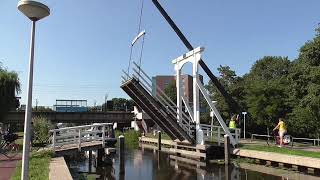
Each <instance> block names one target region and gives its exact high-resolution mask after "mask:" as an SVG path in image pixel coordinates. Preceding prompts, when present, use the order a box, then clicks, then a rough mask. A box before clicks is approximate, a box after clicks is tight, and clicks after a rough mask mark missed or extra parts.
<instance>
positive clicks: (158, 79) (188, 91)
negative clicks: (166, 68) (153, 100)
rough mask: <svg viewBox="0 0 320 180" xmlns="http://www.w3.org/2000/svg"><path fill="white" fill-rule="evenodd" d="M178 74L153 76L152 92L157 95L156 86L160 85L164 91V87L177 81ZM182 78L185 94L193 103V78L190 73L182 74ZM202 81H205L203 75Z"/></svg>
mask: <svg viewBox="0 0 320 180" xmlns="http://www.w3.org/2000/svg"><path fill="white" fill-rule="evenodd" d="M175 80H176V76H154V77H152V94H153V95H155V94H156V92H158V91H156V86H158V87H159V89H161V90H162V91H163V92H164V89H165V88H166V87H167V86H168V85H169V84H170V83H172V82H174V83H175ZM181 80H182V88H183V92H184V96H185V97H186V98H187V99H188V101H189V103H192V101H193V100H192V98H193V91H192V84H193V79H192V76H190V75H188V74H184V75H181ZM200 81H201V82H202V83H203V76H201V75H200Z"/></svg>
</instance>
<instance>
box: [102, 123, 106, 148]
mask: <svg viewBox="0 0 320 180" xmlns="http://www.w3.org/2000/svg"><path fill="white" fill-rule="evenodd" d="M105 137H106V125H103V126H102V147H103V148H104V147H105V143H106V142H105Z"/></svg>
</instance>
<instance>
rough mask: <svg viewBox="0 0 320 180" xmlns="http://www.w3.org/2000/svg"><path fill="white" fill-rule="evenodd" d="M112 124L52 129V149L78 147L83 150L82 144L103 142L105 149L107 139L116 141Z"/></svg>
mask: <svg viewBox="0 0 320 180" xmlns="http://www.w3.org/2000/svg"><path fill="white" fill-rule="evenodd" d="M112 126H113V124H112V123H101V124H93V125H85V126H74V127H66V128H60V129H52V130H50V131H49V132H50V133H51V134H52V136H51V142H52V148H53V150H55V149H56V148H61V147H62V146H64V145H73V146H77V147H78V148H79V150H81V146H82V143H85V142H93V141H94V142H101V145H102V147H105V142H106V140H107V139H114V134H113V133H114V132H113V129H112Z"/></svg>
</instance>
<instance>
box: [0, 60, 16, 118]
mask: <svg viewBox="0 0 320 180" xmlns="http://www.w3.org/2000/svg"><path fill="white" fill-rule="evenodd" d="M19 92H20V81H19V77H18V74H17V73H16V72H14V71H8V70H7V69H5V68H3V67H2V66H1V64H0V107H1V108H0V121H1V119H2V118H3V117H4V116H5V114H6V113H7V112H8V111H9V110H10V109H13V108H15V106H16V98H15V97H16V93H17V94H18V93H19Z"/></svg>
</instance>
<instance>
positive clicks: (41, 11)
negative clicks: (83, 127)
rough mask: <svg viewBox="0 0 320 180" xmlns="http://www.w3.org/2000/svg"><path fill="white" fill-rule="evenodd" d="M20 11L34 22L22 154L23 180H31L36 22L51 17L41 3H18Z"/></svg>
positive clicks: (25, 1) (26, 1) (24, 1)
mask: <svg viewBox="0 0 320 180" xmlns="http://www.w3.org/2000/svg"><path fill="white" fill-rule="evenodd" d="M17 7H18V9H19V11H21V12H22V13H23V14H24V15H25V16H27V17H28V18H29V19H30V20H31V21H32V28H31V42H30V59H29V76H28V90H27V94H28V96H27V106H26V113H25V120H24V138H23V154H22V172H21V179H22V180H28V179H29V153H30V126H31V113H32V84H33V59H34V39H35V28H36V21H38V20H40V19H42V18H44V17H47V16H49V14H50V9H49V8H48V7H47V6H46V5H44V4H42V3H39V2H36V1H29V0H21V1H19V2H18V6H17Z"/></svg>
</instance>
